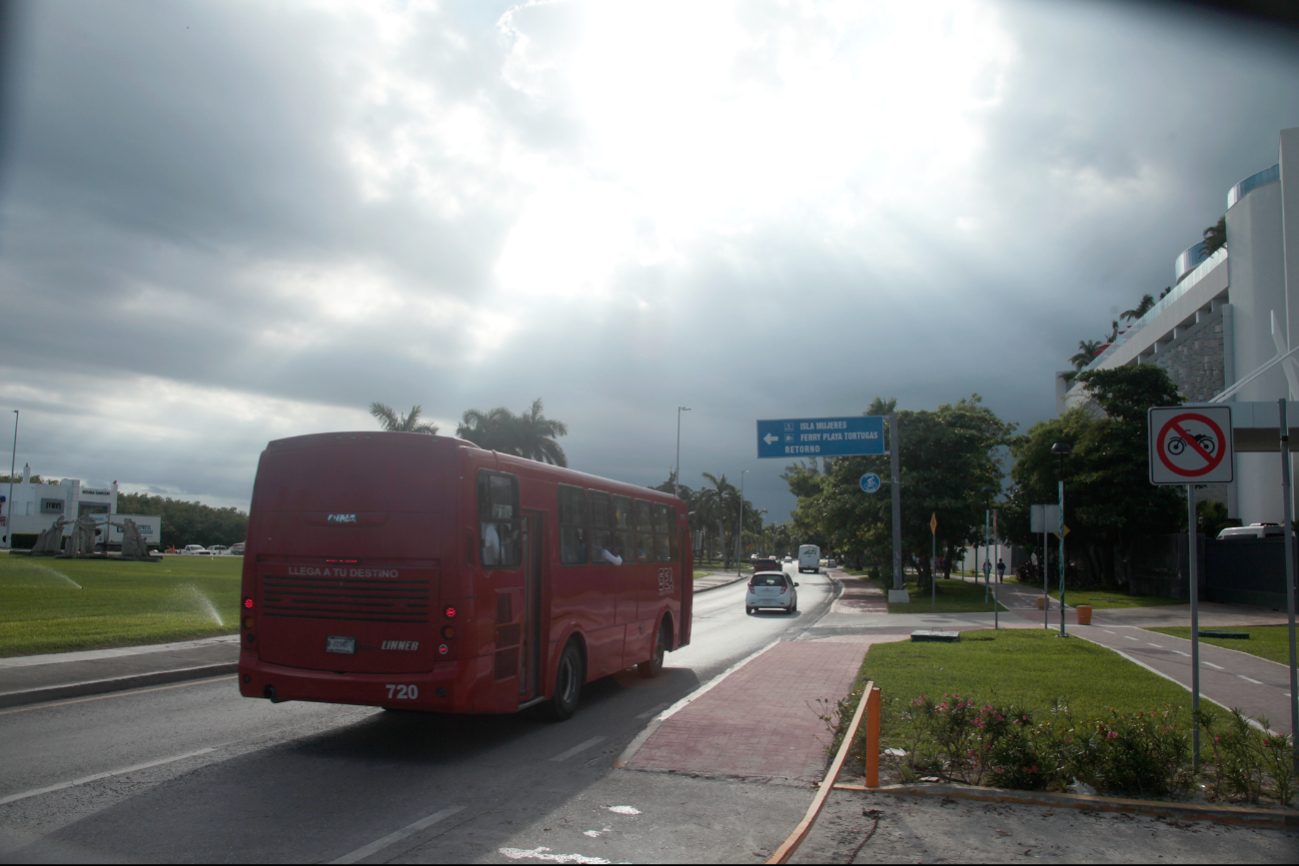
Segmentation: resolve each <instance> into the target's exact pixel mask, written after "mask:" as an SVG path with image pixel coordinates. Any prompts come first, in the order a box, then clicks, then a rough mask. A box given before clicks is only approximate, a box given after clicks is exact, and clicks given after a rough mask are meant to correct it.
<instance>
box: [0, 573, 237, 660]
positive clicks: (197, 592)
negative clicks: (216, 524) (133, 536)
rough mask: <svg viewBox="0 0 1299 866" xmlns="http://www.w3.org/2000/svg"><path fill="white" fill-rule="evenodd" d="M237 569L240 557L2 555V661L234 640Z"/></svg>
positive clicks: (0, 654) (0, 614)
mask: <svg viewBox="0 0 1299 866" xmlns="http://www.w3.org/2000/svg"><path fill="white" fill-rule="evenodd" d="M242 568H243V557H241V556H166V557H163V561H162V562H113V561H108V560H95V559H83V560H75V559H52V558H49V557H28V556H11V555H7V554H6V555H0V657H4V656H19V655H34V654H37V653H50V652H64V651H67V650H83V649H103V648H105V647H116V646H137V645H140V644H150V643H165V642H167V641H173V640H190V639H193V638H200V637H211V636H212V635H218V634H233V633H234V632H235V631H237V630H238V629H237V626H236V623H237V622H238V615H239V614H238V610H239V576H240V571H241V570H242Z"/></svg>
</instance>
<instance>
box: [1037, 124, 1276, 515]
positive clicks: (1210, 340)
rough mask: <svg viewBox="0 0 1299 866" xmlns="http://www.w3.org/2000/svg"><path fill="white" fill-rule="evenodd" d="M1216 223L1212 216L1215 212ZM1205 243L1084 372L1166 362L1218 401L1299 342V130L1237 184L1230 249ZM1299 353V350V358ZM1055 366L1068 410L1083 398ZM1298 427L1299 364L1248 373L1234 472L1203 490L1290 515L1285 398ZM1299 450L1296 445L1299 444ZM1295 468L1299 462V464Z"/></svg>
mask: <svg viewBox="0 0 1299 866" xmlns="http://www.w3.org/2000/svg"><path fill="white" fill-rule="evenodd" d="M1207 221H1208V222H1213V221H1214V219H1213V215H1209V216H1208V217H1207ZM1202 256H1203V244H1196V245H1195V246H1192V247H1191V248H1190V249H1188V250H1186V251H1185V252H1183V253H1182V254H1181V255H1179V256H1178V257H1177V260H1176V263H1175V266H1174V270H1175V272H1176V277H1177V284H1176V285H1175V286H1174V287H1173V289H1172V291H1171V292H1169V293H1168V294H1167V295H1166V296H1164V297H1163V298H1162V299H1161V300H1160V301H1159V302H1158V303H1157V304H1156V305H1155V306H1154V308H1153V309H1151V310H1150V311H1149V312H1148V313H1146V315H1144V316H1142V317H1141V318H1140V319H1138V320H1137V321H1136V322H1135V323H1133V325H1132V327H1130V328H1128V330H1127V331H1125V332H1124V333H1122V334H1120V335H1119V337H1118V339H1117V340H1115V342H1114V343H1113V344H1111V345H1110V346H1109V348H1107V349H1106V350H1105V351H1104V352H1102V353H1101V354H1100V355H1099V356H1097V358H1096V360H1095V361H1093V362H1092V363H1091V364H1090V365H1089V366H1088V367H1087V368H1086V369H1089V370H1098V369H1108V368H1111V367H1117V366H1119V365H1120V364H1158V365H1159V366H1161V367H1163V368H1164V369H1165V370H1167V371H1168V373H1169V375H1170V377H1171V378H1172V380H1173V382H1174V383H1176V384H1177V386H1178V389H1179V390H1180V391H1181V393H1182V396H1183V398H1184V399H1185V400H1186V401H1187V402H1188V403H1208V402H1210V401H1211V400H1212V399H1213V398H1214V397H1216V396H1217V395H1219V394H1221V393H1222V392H1223V391H1224V390H1226V389H1228V388H1230V387H1232V386H1233V385H1235V384H1236V383H1238V382H1239V381H1240V380H1241V379H1245V378H1247V377H1249V376H1250V375H1251V374H1252V373H1254V372H1255V371H1256V370H1258V369H1259V368H1260V367H1262V366H1263V365H1265V364H1267V363H1268V362H1269V361H1271V360H1273V359H1274V358H1275V357H1276V356H1277V355H1278V353H1279V352H1281V351H1288V350H1289V349H1290V348H1294V347H1295V345H1296V341H1297V340H1299V128H1296V129H1286V130H1282V131H1281V144H1280V157H1279V159H1278V162H1277V164H1276V165H1273V166H1270V167H1268V168H1264V169H1263V170H1262V171H1259V172H1257V173H1256V174H1253V175H1250V176H1249V177H1247V178H1245V179H1244V180H1242V181H1241V182H1240V183H1238V184H1236V185H1235V186H1234V187H1232V188H1231V189H1230V190H1229V191H1228V192H1227V248H1226V249H1221V250H1219V251H1217V252H1216V253H1214V254H1213V255H1212V256H1210V257H1208V258H1207V259H1204V258H1202ZM1297 357H1299V356H1297ZM1064 375H1065V374H1064V373H1063V372H1060V373H1057V374H1056V396H1057V398H1058V401H1059V403H1058V406H1059V410H1060V411H1062V412H1063V411H1064V410H1065V409H1067V408H1070V407H1072V406H1075V405H1079V404H1080V403H1082V402H1083V401H1084V400H1085V397H1084V396H1083V394H1082V389H1081V388H1077V387H1073V386H1071V385H1070V384H1069V383H1068V382H1067V381H1066V380H1065V379H1064V378H1063V377H1064ZM1282 398H1285V399H1286V400H1287V401H1288V402H1287V406H1286V411H1287V420H1288V422H1289V424H1290V425H1291V427H1299V402H1295V401H1297V400H1299V363H1296V358H1291V359H1290V360H1289V361H1286V362H1284V363H1281V364H1277V365H1275V366H1273V367H1272V368H1271V369H1270V370H1268V371H1267V372H1265V373H1263V374H1262V375H1260V376H1258V377H1257V378H1255V379H1253V380H1252V381H1250V382H1249V383H1248V384H1246V385H1245V386H1243V387H1242V388H1240V390H1239V391H1237V392H1236V393H1235V394H1234V395H1232V396H1230V397H1228V398H1227V400H1226V401H1225V402H1226V404H1228V405H1230V406H1231V407H1232V427H1233V439H1234V442H1235V451H1236V458H1235V459H1236V466H1235V478H1236V480H1235V481H1234V482H1233V483H1232V484H1229V485H1218V486H1216V487H1214V486H1210V488H1209V489H1208V490H1206V491H1203V492H1201V493H1198V494H1197V498H1216V499H1220V500H1223V501H1225V502H1226V503H1227V508H1228V513H1229V514H1230V515H1231V516H1232V517H1238V518H1240V520H1241V521H1242V522H1243V523H1246V524H1248V523H1256V522H1267V523H1280V522H1281V521H1282V496H1281V465H1280V453H1279V452H1280V448H1279V430H1278V428H1279V414H1280V413H1279V407H1278V400H1280V399H1282ZM1296 444H1299V443H1296ZM1291 447H1292V448H1293V447H1294V445H1292V446H1291ZM1292 465H1293V464H1292Z"/></svg>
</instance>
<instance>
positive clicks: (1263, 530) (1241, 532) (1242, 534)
mask: <svg viewBox="0 0 1299 866" xmlns="http://www.w3.org/2000/svg"><path fill="white" fill-rule="evenodd" d="M1269 535H1285V530H1284V529H1282V528H1281V527H1280V525H1279V524H1276V523H1251V524H1250V525H1249V526H1228V527H1227V528H1226V529H1224V530H1222V532H1219V533H1218V538H1219V540H1221V539H1223V538H1265V537H1267V536H1269Z"/></svg>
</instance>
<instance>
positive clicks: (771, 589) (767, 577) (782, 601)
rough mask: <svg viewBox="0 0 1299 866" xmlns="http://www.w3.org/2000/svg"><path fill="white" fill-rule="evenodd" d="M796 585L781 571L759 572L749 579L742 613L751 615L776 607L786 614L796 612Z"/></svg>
mask: <svg viewBox="0 0 1299 866" xmlns="http://www.w3.org/2000/svg"><path fill="white" fill-rule="evenodd" d="M797 586H798V583H797V582H796V581H795V580H794V579H793V578H791V577H790V576H789V575H787V574H785V572H783V571H759V572H757V573H756V574H754V575H753V577H751V578H749V586H748V589H747V591H746V592H745V594H744V612H745V613H747V614H753V613H754V612H755V611H757V610H758V609H759V608H763V607H772V608H775V607H778V608H781V609H782V610H784V611H785V612H786V613H797V612H798V590H797V589H795V587H797Z"/></svg>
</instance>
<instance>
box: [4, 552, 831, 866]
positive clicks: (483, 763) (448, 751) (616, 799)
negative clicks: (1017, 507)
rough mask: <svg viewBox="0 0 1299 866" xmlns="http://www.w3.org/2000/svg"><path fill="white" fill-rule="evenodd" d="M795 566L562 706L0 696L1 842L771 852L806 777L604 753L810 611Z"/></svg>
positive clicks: (71, 857)
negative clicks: (794, 582) (777, 608)
mask: <svg viewBox="0 0 1299 866" xmlns="http://www.w3.org/2000/svg"><path fill="white" fill-rule="evenodd" d="M800 583H801V586H800V588H799V591H800V597H799V607H800V611H799V613H797V614H795V615H793V616H788V615H785V614H780V613H762V614H759V615H756V616H746V615H745V613H744V600H743V593H744V584H743V583H738V584H735V585H734V586H730V587H724V588H720V589H717V590H714V591H712V592H708V593H704V594H701V595H699V596H697V598H696V602H695V620H694V640H693V643H692V644H691V645H690V646H688V647H686V648H684V649H682V650H680V651H678V652H676V653H673V654H671V655H669V657H668V662H667V668H666V669H665V672H664V675H663V676H662V677H660V678H658V679H655V680H642V679H640V678H639V677H638V676H637V675H636V674H635V672H634V671H629V672H624V673H623V674H620V675H618V676H616V677H611V678H608V679H605V680H602V681H600V682H597V683H594V684H592V685H590V686H588V687H587V690H586V692H585V694H584V698H583V702H582V706H581V708H580V710H579V712H578V714H577V715H576V716H575V717H574V718H573V719H571V720H569V721H568V722H564V723H559V724H554V723H547V722H541V721H536V720H533V719H531V718H526V717H518V716H477V717H455V716H429V715H424V714H417V713H409V714H407V713H391V712H385V711H382V710H376V709H369V708H358V707H345V706H332V705H324V704H301V703H284V704H277V705H272V704H270V703H267V702H264V701H257V700H247V699H243V698H240V697H239V696H238V693H237V691H236V688H235V683H234V678H233V677H226V678H221V679H216V680H205V681H198V682H190V683H179V684H176V685H172V686H164V687H159V688H153V689H144V690H139V691H134V692H125V693H115V694H109V695H103V696H99V697H95V698H86V699H80V700H74V701H66V702H61V703H55V704H48V705H39V706H31V707H22V708H18V709H13V710H6V711H0V743H3V744H4V745H3V746H2V747H0V752H2V754H3V759H4V760H3V767H4V771H3V778H0V859H3V860H6V861H26V862H116V861H124V860H131V861H140V860H144V861H165V862H215V861H236V862H249V861H274V862H304V861H326V862H389V861H393V860H396V861H412V862H413V861H422V862H428V861H430V860H432V861H452V862H485V863H504V862H510V861H512V860H518V859H524V860H527V859H540V860H553V858H554V857H559V856H579V857H598V858H602V859H605V860H610V861H632V860H635V861H661V862H669V861H682V860H686V861H692V862H731V861H734V860H736V859H752V858H753V857H755V856H761V855H762V853H763V852H764V851H770V850H771V849H772V848H773V847H774V846H775V845H777V844H779V842H780V841H782V840H783V838H784V835H785V834H786V833H787V832H788V831H789V829H790V828H792V827H793V826H794V824H796V823H797V821H798V820H799V818H801V816H802V812H803V810H804V809H805V808H806V805H807V802H808V793H807V791H806V790H805V789H802V788H798V787H792V786H776V785H769V786H753V785H735V784H725V783H721V782H716V781H711V782H710V781H707V780H699V779H689V778H682V777H674V776H670V775H652V774H645V773H630V772H625V771H615V770H612V769H611V765H612V763H613V761H614V759H615V758H616V757H617V756H618V755H619V754H620V753H621V751H622V750H623V748H625V747H626V745H627V744H628V743H629V742H630V741H631V740H632V739H633V738H634V737H635V736H636V735H637V734H638V733H640V732H641V731H642V729H643V728H644V727H645V725H646V724H647V723H648V721H649V719H650V718H652V717H653V716H654V715H655V714H656V713H658V712H661V711H662V710H663V709H665V708H667V707H668V706H670V705H672V704H673V703H674V702H676V701H678V700H680V699H681V698H683V697H685V696H687V695H689V694H690V693H691V692H692V691H694V690H695V689H697V688H698V687H699V686H700V685H701V684H703V683H705V682H707V681H708V680H710V679H711V678H713V677H715V676H717V675H718V674H721V673H722V672H724V671H725V670H727V669H728V668H729V667H731V666H732V665H734V664H736V663H737V662H739V661H740V660H742V659H744V658H746V657H747V656H749V655H751V654H752V653H754V652H756V651H758V650H760V649H761V648H763V647H764V646H766V645H767V644H769V643H771V642H772V641H775V640H779V639H793V638H795V637H797V636H798V635H799V634H801V633H802V632H803V631H804V630H805V629H806V628H807V627H808V626H810V625H811V624H812V623H814V622H815V620H816V619H817V617H818V616H819V614H821V613H823V612H824V611H825V610H826V608H827V607H828V605H829V602H830V598H831V584H830V582H829V581H828V579H827V578H826V577H825V576H823V575H804V576H802V577H801V578H800ZM754 814H760V815H762V816H763V819H762V820H760V821H756V822H755V821H754V820H752V817H751V816H753V815H754ZM568 862H577V861H574V860H569V861H568ZM585 862H592V861H589V860H587V861H585Z"/></svg>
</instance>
